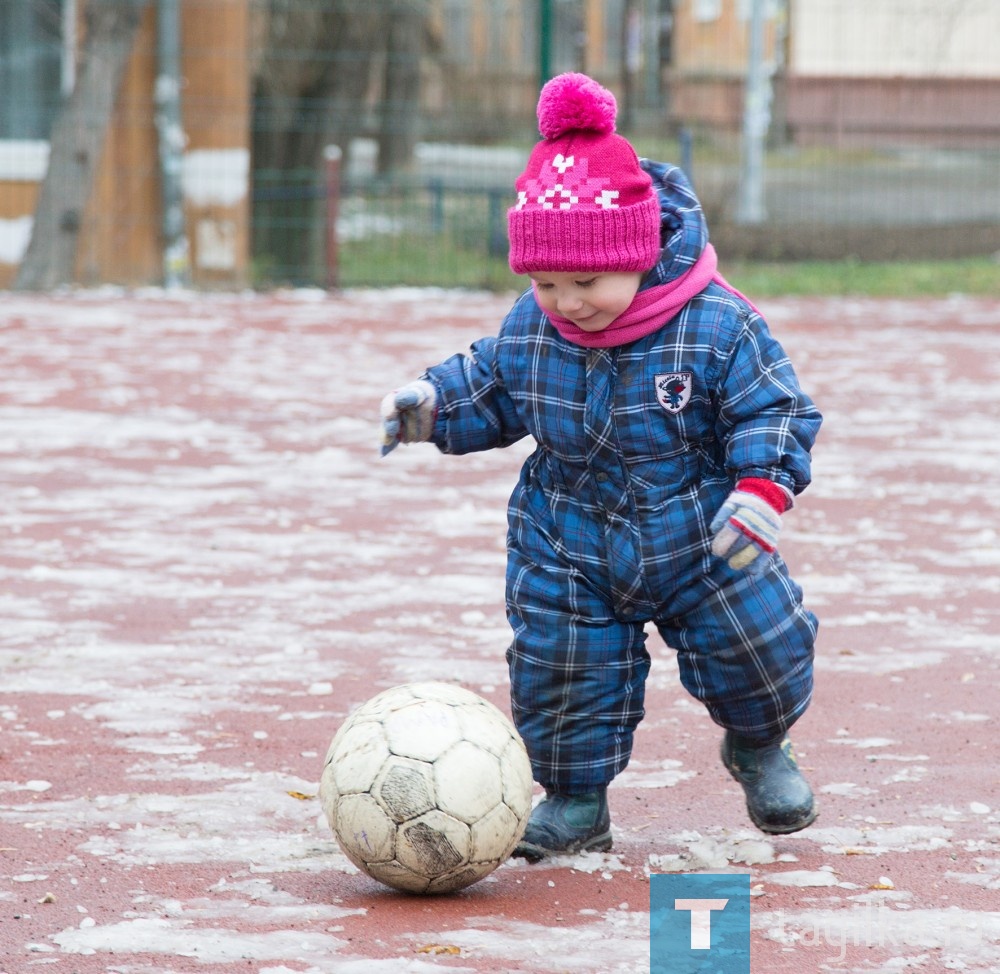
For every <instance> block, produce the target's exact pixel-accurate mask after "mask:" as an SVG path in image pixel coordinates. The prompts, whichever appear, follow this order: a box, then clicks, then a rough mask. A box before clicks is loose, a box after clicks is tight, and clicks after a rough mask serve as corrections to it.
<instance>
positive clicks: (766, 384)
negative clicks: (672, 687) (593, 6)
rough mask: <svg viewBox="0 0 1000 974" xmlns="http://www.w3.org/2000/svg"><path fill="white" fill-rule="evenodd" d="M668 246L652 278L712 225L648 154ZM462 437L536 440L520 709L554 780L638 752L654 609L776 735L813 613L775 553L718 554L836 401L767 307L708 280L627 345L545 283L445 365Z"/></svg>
mask: <svg viewBox="0 0 1000 974" xmlns="http://www.w3.org/2000/svg"><path fill="white" fill-rule="evenodd" d="M644 165H646V166H647V167H648V168H649V171H650V172H651V174H652V175H653V177H654V185H655V186H656V187H657V191H658V193H659V194H660V198H661V206H662V208H663V226H664V233H665V237H666V244H665V246H664V249H663V254H662V256H661V260H660V262H659V263H658V264H657V266H656V267H655V268H654V269H653V271H652V272H651V273H650V275H648V278H647V280H646V281H645V282H644V286H649V285H650V284H655V283H661V282H662V281H665V280H669V279H671V278H672V277H674V276H676V275H678V274H682V273H683V272H684V271H685V270H686V269H687V268H688V267H690V266H691V265H692V264H693V263H694V261H695V260H697V257H698V255H699V253H700V252H701V249H702V248H704V246H705V244H706V243H707V234H706V232H705V228H704V221H703V220H702V219H701V212H700V207H699V206H698V203H697V200H696V198H695V197H694V195H693V193H691V191H690V189H689V188H688V187H687V184H686V182H685V181H684V179H683V175H682V174H680V172H679V171H678V170H676V169H673V168H672V167H665V166H659V165H656V164H649V163H644ZM426 375H427V377H428V378H429V379H430V380H431V381H432V382H433V383H434V384H435V386H436V387H437V389H438V395H439V404H440V408H439V412H438V420H437V423H436V426H435V431H434V436H433V441H434V442H435V443H436V444H437V445H438V447H439V448H440V449H441V450H442V451H444V452H447V453H468V452H472V451H476V450H485V449H490V448H492V447H498V446H506V445H509V444H510V443H512V442H515V441H516V440H518V439H521V438H522V437H524V436H531V437H533V438H534V440H535V441H536V442H537V444H538V446H537V449H536V450H535V451H534V453H533V454H532V455H531V456H530V457H529V458H528V460H527V461H526V462H525V464H524V466H523V468H522V471H521V475H520V478H519V480H518V483H517V485H516V487H515V488H514V492H513V494H512V496H511V500H510V504H509V509H508V514H509V531H508V552H509V559H508V571H507V602H508V614H509V617H510V621H511V626H512V628H513V632H514V639H513V643H512V645H511V647H510V650H509V651H508V659H509V662H510V671H511V691H512V702H513V712H514V716H515V720H516V722H517V724H518V728H519V730H520V731H521V734H522V736H523V737H524V738H525V743H526V745H527V747H528V752H529V754H530V755H531V757H532V761H533V766H534V770H535V774H536V777H537V779H538V780H539V781H540V782H542V783H543V784H545V785H547V786H550V787H558V788H560V789H561V790H564V791H586V790H589V789H590V788H592V787H593V786H596V785H597V784H605V783H607V782H608V781H610V780H611V778H613V777H614V775H615V774H617V773H618V772H619V771H620V770H621V769H622V768H623V767H624V766H625V764H626V763H627V761H628V756H629V752H630V749H631V741H632V733H633V731H634V729H635V726H636V725H637V724H638V722H639V720H640V719H641V717H642V713H643V684H644V681H645V677H646V674H647V672H648V668H649V657H648V655H647V654H646V651H645V649H644V646H643V643H644V635H643V624H644V623H645V622H647V621H653V622H655V624H656V625H657V626H658V627H659V629H660V632H661V633H662V634H663V636H664V638H665V639H666V640H667V641H668V644H669V645H671V646H672V647H673V648H675V649H677V651H678V653H679V658H680V665H681V676H682V679H683V682H684V685H685V686H686V687H687V689H688V690H689V691H690V692H691V693H692V694H693V695H694V696H696V697H697V698H698V699H700V700H702V701H703V702H704V703H705V705H706V706H707V707H708V710H709V712H710V714H711V715H712V717H713V718H714V719H715V720H716V721H717V722H718V723H720V724H721V725H722V726H725V727H728V728H731V729H733V730H735V731H737V732H738V733H740V734H741V735H744V736H748V737H757V738H761V739H767V738H769V737H772V736H775V735H776V734H777V733H780V732H781V731H782V730H784V729H785V728H786V727H787V726H789V725H790V724H791V723H792V722H793V721H794V719H795V718H796V717H797V716H799V714H801V712H802V711H803V710H804V709H805V707H806V705H807V703H808V699H809V694H810V692H811V662H812V645H813V640H814V637H815V631H816V622H815V619H814V617H812V616H811V614H809V613H808V612H806V611H805V610H804V609H803V608H802V604H801V594H800V592H799V590H798V588H797V587H796V586H795V585H794V583H793V582H791V580H790V579H789V578H788V576H787V572H786V570H785V567H784V565H783V563H782V562H781V561H780V559H779V558H775V559H774V560H773V562H772V564H771V566H770V567H769V569H768V571H767V572H765V574H764V576H763V577H761V578H757V579H754V580H751V579H748V578H746V577H744V576H743V575H742V574H740V573H734V572H732V571H731V570H729V569H728V568H726V566H725V565H724V563H722V562H721V560H720V559H717V558H715V557H713V556H712V554H711V551H710V544H711V535H710V532H709V524H710V522H711V520H712V518H713V516H714V515H715V513H716V512H717V511H718V509H719V508H720V507H721V505H722V504H723V502H724V501H725V499H726V497H727V496H728V494H729V492H730V491H731V490H732V488H733V485H734V483H735V481H736V480H737V479H738V478H739V477H766V478H769V479H772V480H775V481H777V482H778V483H780V484H782V485H783V486H785V487H787V488H788V489H789V490H790V491H792V492H793V493H796V494H797V493H799V492H800V491H801V490H803V489H804V488H805V487H806V485H807V484H808V483H809V478H810V454H809V451H810V449H811V447H812V444H813V441H814V439H815V436H816V433H817V431H818V429H819V425H820V422H821V417H820V415H819V412H818V411H817V410H816V407H815V406H814V404H813V403H812V401H811V400H810V399H809V397H808V396H807V395H805V394H804V393H803V392H802V390H801V389H800V387H799V383H798V380H797V378H796V376H795V373H794V370H793V368H792V366H791V363H790V362H789V360H788V358H787V356H786V355H785V353H784V351H783V349H782V348H781V346H780V345H779V343H778V342H777V341H776V340H775V339H774V338H773V337H772V336H771V334H770V332H769V330H768V327H767V325H766V323H765V322H764V320H763V319H762V318H761V317H760V315H759V314H757V313H756V312H755V311H754V310H753V309H752V308H751V307H750V306H749V305H748V304H747V303H746V302H745V301H743V300H741V299H740V298H739V297H738V296H736V295H734V294H733V293H731V292H730V291H728V290H726V289H725V288H724V287H722V286H721V285H718V284H710V285H709V286H708V287H707V288H706V289H705V290H704V291H703V292H702V293H701V294H700V295H699V296H698V297H696V298H694V299H693V300H692V301H690V302H689V303H688V304H687V305H686V306H685V308H684V309H683V310H682V311H681V313H680V314H679V315H677V316H676V317H675V318H674V320H673V321H671V322H669V323H665V326H664V327H663V328H661V329H660V330H659V331H656V332H654V333H653V334H651V335H648V336H647V337H645V338H643V339H640V340H639V341H637V342H634V343H632V344H630V345H624V346H619V347H615V348H609V349H586V348H582V347H580V346H577V345H574V344H572V343H570V342H568V341H566V340H565V339H563V338H562V337H561V336H560V335H559V334H558V332H557V331H556V330H555V329H554V328H553V327H552V326H551V325H550V324H549V323H548V321H547V320H546V318H545V316H544V315H543V314H542V312H541V311H540V309H539V308H538V306H537V304H536V303H535V300H534V298H533V296H532V294H531V292H530V291H528V292H526V293H525V294H524V295H522V296H521V298H520V299H519V300H518V301H517V303H516V304H515V305H514V307H513V308H512V309H511V311H510V312H509V314H508V315H507V317H506V318H505V320H504V322H503V324H502V325H501V328H500V331H499V334H498V335H497V336H496V337H491V338H484V339H482V340H480V341H478V342H476V343H474V344H473V346H472V348H471V350H470V352H469V353H468V354H466V355H457V356H454V357H452V358H450V359H448V360H447V361H445V362H443V363H441V364H440V365H438V366H435V367H434V368H431V369H429V370H428V372H427V374H426Z"/></svg>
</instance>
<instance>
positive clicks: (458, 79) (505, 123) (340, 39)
mask: <svg viewBox="0 0 1000 974" xmlns="http://www.w3.org/2000/svg"><path fill="white" fill-rule="evenodd" d="M86 2H87V0H3V3H2V4H0V156H2V149H3V145H4V144H5V140H6V144H10V145H14V144H17V143H18V140H21V141H22V142H24V143H25V144H28V143H30V144H31V145H33V146H36V147H37V145H38V140H40V139H44V138H45V136H46V133H47V131H48V129H49V128H50V127H51V123H52V119H53V117H54V116H55V115H56V113H57V112H58V111H59V106H60V97H61V94H60V92H61V90H62V89H65V88H66V78H67V71H68V70H70V71H71V70H72V64H69V65H67V52H68V51H69V50H71V48H70V47H68V45H67V31H68V30H69V29H70V26H71V25H72V24H73V22H74V21H73V17H74V16H78V15H79V9H80V8H79V7H78V5H80V4H83V5H85V4H86ZM151 2H152V3H153V4H154V5H155V0H151ZM759 2H760V3H761V4H762V6H763V10H764V12H765V14H766V23H765V27H766V34H765V35H763V38H764V39H763V48H762V51H763V54H762V55H761V56H763V57H764V59H765V62H766V63H765V65H764V67H765V72H764V73H765V76H766V80H767V91H766V94H767V99H768V104H767V110H766V120H765V121H766V143H765V148H766V151H765V153H764V156H763V160H762V162H763V165H762V168H761V177H760V178H761V180H762V185H761V192H762V204H763V212H762V214H761V218H760V219H756V220H753V221H749V222H748V221H746V220H743V219H740V218H739V213H738V200H739V195H740V191H741V180H743V179H745V173H746V170H745V154H744V153H743V152H742V151H741V150H742V149H744V148H745V134H746V129H745V121H746V114H745V107H746V105H747V101H746V98H745V92H746V89H745V78H746V77H747V68H748V60H747V58H748V56H750V55H748V50H749V48H748V38H747V32H748V31H749V29H750V23H751V19H750V14H749V11H750V10H751V8H756V7H757V0H607V2H595V0H548V2H545V0H523V2H517V0H497V2H492V3H485V2H477V0H427V2H415V0H364V2H362V0H336V2H335V0H184V2H183V3H182V4H181V8H182V9H183V10H184V11H185V14H184V15H185V16H191V14H192V11H198V10H203V11H216V10H217V9H219V8H227V9H230V8H231V9H233V10H235V9H236V8H237V7H242V8H245V10H243V12H242V16H243V18H244V21H245V22H246V24H247V25H248V26H247V29H246V35H245V41H246V49H245V50H241V51H240V55H239V58H238V59H237V58H235V57H233V55H232V50H233V48H232V39H231V38H229V39H227V40H225V41H224V40H223V39H222V38H221V37H220V38H218V39H213V36H212V35H211V32H209V33H208V34H207V35H205V36H197V39H196V42H193V41H192V33H191V31H190V30H188V31H187V33H186V34H185V35H184V37H183V38H182V39H183V40H185V41H186V47H185V49H184V50H182V52H181V55H182V60H183V63H184V64H186V65H188V67H189V68H190V66H191V65H193V64H198V65H200V66H201V68H202V69H203V70H201V71H200V73H201V74H202V75H205V76H208V77H211V75H212V73H213V72H214V73H215V75H217V76H218V77H220V78H223V79H226V78H229V80H232V79H231V77H230V76H231V75H232V73H234V72H246V74H247V75H248V77H246V78H245V79H244V80H245V87H246V91H247V106H246V119H245V122H246V125H245V127H246V140H247V146H246V150H247V153H248V157H249V164H248V165H246V163H245V162H240V160H239V158H238V157H236V156H234V157H233V158H234V159H235V161H236V162H237V163H238V164H240V165H244V166H245V168H246V172H245V173H243V174H235V176H234V178H237V179H239V178H243V179H244V180H245V181H246V184H247V187H246V188H247V192H246V201H247V205H246V219H247V232H246V234H245V237H246V261H245V267H246V270H245V274H244V278H245V281H246V282H247V283H250V284H252V285H254V286H259V287H272V286H276V285H283V284H292V285H319V286H328V285H330V284H337V285H340V286H354V285H383V284H431V285H436V284H440V285H463V286H472V287H481V286H486V287H508V286H512V285H513V284H514V283H516V282H515V280H514V278H513V277H512V276H511V275H510V274H509V272H508V271H507V269H506V261H505V257H506V238H505V234H506V208H507V206H508V205H509V204H510V201H511V198H512V196H513V182H514V178H515V176H516V175H517V173H518V172H519V171H520V168H521V166H522V165H523V162H524V160H525V159H526V157H527V154H528V152H529V151H530V148H531V145H532V143H533V141H534V139H535V138H536V137H537V133H536V131H535V119H534V114H533V109H534V101H535V98H536V97H537V90H538V77H539V72H540V70H542V67H541V66H540V65H542V64H544V66H545V68H546V69H548V70H550V71H551V72H552V73H555V72H558V71H562V70H578V69H582V70H587V71H588V72H590V73H592V74H594V75H596V76H597V77H599V78H600V79H601V80H602V81H603V82H605V83H606V84H608V85H609V86H610V87H611V88H612V89H613V90H614V91H615V93H616V95H617V96H618V100H619V107H620V113H619V128H620V130H622V131H623V132H624V134H626V135H628V136H629V137H630V138H631V139H632V141H633V142H634V144H635V145H636V148H637V150H638V151H639V152H640V154H642V155H647V156H650V157H653V158H658V159H665V160H668V161H674V162H677V163H680V164H683V165H684V167H685V168H686V169H687V170H688V173H689V175H690V177H691V179H692V181H693V183H694V186H695V188H696V190H697V191H698V193H699V195H700V196H701V197H702V200H703V203H704V205H705V209H706V213H707V215H708V218H709V223H710V228H711V232H712V236H713V239H714V240H715V243H716V247H717V249H718V250H719V251H720V253H721V254H722V255H723V256H724V257H727V256H728V257H739V258H749V259H753V258H781V259H797V258H809V257H816V258H830V259H835V258H841V257H848V256H850V257H855V258H858V259H862V260H864V259H878V258H889V259H891V258H905V257H920V258H924V257H949V256H951V257H960V256H969V255H982V254H993V253H996V252H998V251H1000V122H998V121H997V120H998V119H1000V63H996V62H995V57H994V59H993V60H994V63H993V66H992V68H991V67H990V64H989V63H984V64H980V63H979V62H977V61H975V58H974V57H973V54H972V53H970V51H974V49H975V37H974V34H975V30H976V28H977V25H978V26H979V27H980V29H981V25H982V24H992V23H993V20H991V19H990V18H991V17H992V16H993V14H992V13H991V12H990V9H987V8H992V7H995V6H996V3H995V0H965V2H964V3H957V2H952V0H940V2H938V3H936V4H920V5H917V6H919V7H920V8H921V10H922V11H923V12H922V13H921V12H920V11H915V9H914V6H915V5H914V4H912V2H911V0H869V2H868V4H867V5H866V4H862V3H860V0H842V2H840V0H838V2H837V3H834V2H832V0H759ZM924 8H926V10H925V9H924ZM866 9H867V13H866ZM942 11H945V12H947V13H949V14H950V15H951V20H950V21H948V23H950V24H951V25H952V26H951V27H948V28H947V29H948V30H950V31H952V34H953V35H954V36H951V35H949V37H951V41H949V38H948V37H943V36H942V31H944V30H945V27H944V26H942V24H944V23H945V22H944V21H943V20H941V21H940V22H939V21H938V20H935V18H936V17H938V16H939V14H941V12H942ZM970 11H971V13H970ZM977 11H978V13H977ZM918 13H919V14H920V17H923V20H921V21H920V22H921V24H922V27H921V29H922V30H923V31H924V33H925V34H926V35H927V36H924V34H914V33H912V32H913V31H914V30H916V28H915V27H914V26H913V24H914V21H915V19H917V20H919V19H920V17H916V14H918ZM543 14H544V15H545V17H547V18H548V19H545V17H543V16H542V15H543ZM977 17H978V18H979V19H978V20H977V19H976V18H977ZM962 18H965V19H964V20H963V19H962ZM970 18H971V19H970ZM894 22H895V24H896V25H897V35H898V34H899V32H900V31H903V27H902V26H899V25H908V26H907V27H906V30H909V31H911V34H912V36H911V35H906V36H905V37H903V42H905V43H904V44H903V46H904V47H906V50H907V51H909V52H911V53H912V52H913V51H917V55H919V56H917V55H914V58H913V59H911V60H912V63H910V62H906V63H903V62H900V63H903V68H900V66H899V64H896V63H895V62H892V59H891V58H889V57H887V56H886V57H883V59H882V60H883V62H884V63H888V64H890V66H892V68H893V70H895V71H899V70H904V69H905V70H907V71H909V76H908V77H907V76H904V75H899V74H896V75H893V76H892V77H889V76H887V75H886V74H885V72H884V71H881V68H880V67H879V65H880V63H882V62H879V61H878V59H877V56H876V54H877V50H876V49H877V48H878V44H879V43H880V37H879V36H875V37H870V36H868V35H870V34H876V35H878V34H879V31H890V29H891V28H892V25H893V23H894ZM956 24H957V25H958V26H955V25H956ZM796 25H798V26H796ZM796 30H798V31H799V32H800V33H799V34H796ZM708 31H714V32H715V35H714V36H715V40H714V41H713V42H712V43H711V44H710V43H709V42H708V40H706V38H708V37H709V33H707V32H708ZM852 31H853V32H854V33H853V34H852V33H851V32H852ZM932 34H933V35H934V36H931V35H932ZM897 35H893V34H892V33H886V34H885V36H884V37H883V38H882V41H881V43H882V44H883V46H882V51H883V53H884V51H885V50H886V48H885V45H889V46H890V48H891V45H892V44H894V43H896V42H897V41H898V40H899V38H898V36H897ZM19 38H20V39H22V40H23V39H24V38H29V39H30V41H31V43H30V44H27V45H26V44H24V43H22V42H21V41H20V40H19ZM824 38H826V40H824ZM945 41H949V43H951V47H948V45H947V44H946V43H945ZM992 43H993V41H990V40H988V39H987V42H986V46H987V47H989V45H990V44H992ZM935 44H936V46H935ZM713 45H714V46H713ZM907 45H908V46H907ZM921 45H925V46H926V50H924V48H923V47H921ZM970 45H972V46H971V47H970ZM868 48H872V49H873V50H874V51H876V53H873V54H872V56H871V58H870V59H869V61H864V59H863V57H862V55H863V54H864V52H865V50H867V49H868ZM952 48H954V50H952ZM858 51H860V52H861V53H860V54H859V53H858ZM845 52H849V53H845ZM935 52H936V53H935ZM963 52H964V53H963ZM905 53H906V51H903V52H902V53H900V57H903V54H905ZM978 56H979V55H978V54H977V55H976V57H978ZM963 57H964V64H965V65H966V66H967V67H968V66H971V67H970V70H969V71H967V72H966V73H965V75H963V74H962V72H963V71H964V70H965V68H963V60H962V59H963ZM230 58H231V60H228V59H230ZM810 58H811V59H812V60H811V61H810V60H809V59H810ZM838 59H839V60H838ZM859 59H860V60H859ZM70 60H71V59H70ZM987 60H988V59H987ZM848 62H849V63H848ZM838 65H839V67H838ZM907 65H908V66H907ZM841 68H842V70H841ZM880 71H881V73H879V72H880ZM921 72H922V73H921ZM181 80H182V81H183V80H184V79H181ZM26 85H27V87H25V86H26ZM18 92H24V94H23V95H21V94H18ZM62 94H63V95H64V94H65V90H62ZM189 94H190V95H191V97H189V98H188V100H187V102H186V104H185V105H184V109H183V110H184V112H185V113H186V116H185V117H186V118H187V119H190V118H192V117H193V113H196V112H201V113H202V116H205V115H210V113H211V112H212V111H213V110H214V109H213V102H212V100H211V98H209V97H206V95H205V94H204V91H202V93H201V94H200V95H198V94H197V93H189ZM199 99H200V100H199ZM117 110H118V112H119V113H122V112H125V113H128V112H133V113H137V112H141V111H151V110H152V109H151V108H150V107H146V108H143V106H142V105H137V104H135V103H133V104H129V103H126V102H121V101H120V102H119V106H118V109H117ZM140 121H141V120H140ZM145 121H146V122H148V124H149V127H150V129H153V128H154V125H153V121H154V120H153V119H152V118H148V119H146V120H145ZM229 121H231V120H227V119H225V118H219V119H218V124H219V125H220V126H221V125H223V124H228V122H229ZM198 124H199V125H201V126H203V127H204V126H205V125H206V118H205V117H201V118H200V120H199V123H198ZM207 124H208V125H209V126H210V125H211V124H212V119H211V118H210V117H209V118H208V120H207ZM233 127H236V128H238V125H236V124H235V122H234V123H233ZM33 151H37V150H33ZM220 158H221V157H220ZM125 164H126V162H122V161H118V162H116V158H115V157H111V158H109V159H108V160H106V165H108V166H111V167H114V166H115V165H123V166H124V165H125ZM15 168H16V167H15ZM22 175H23V174H22ZM119 175H121V174H119ZM152 176H155V173H154V174H152ZM106 178H107V179H108V180H109V181H110V182H112V183H113V182H114V180H115V178H116V174H115V172H113V171H112V172H111V173H110V174H109V175H108V176H107V177H106ZM221 178H223V179H224V178H225V174H221ZM155 182H156V180H155V178H151V185H154V186H155ZM22 183H23V180H22ZM5 185H8V186H9V185H11V183H9V182H8V183H7V184H5V183H4V182H3V173H2V172H0V262H2V261H3V259H4V256H3V255H4V252H5V249H6V251H8V252H10V251H11V250H12V245H11V240H12V239H13V238H12V236H11V234H12V233H14V232H15V231H17V232H21V231H20V230H17V227H21V230H23V224H18V225H17V227H15V221H14V220H13V219H10V218H8V219H7V220H5V219H4V214H3V209H4V200H5V196H4V194H5V192H7V193H10V192H12V191H11V190H9V189H8V190H5V189H4V186H5ZM18 185H19V186H20V185H21V183H19V184H18ZM20 191H21V190H18V192H20ZM105 216H106V218H107V219H121V217H120V216H118V217H114V216H112V215H110V214H106V215H105ZM97 218H99V217H95V219H97ZM130 218H131V219H136V220H138V219H147V218H148V219H153V218H154V217H153V216H149V217H146V216H144V215H143V214H141V213H139V212H138V211H136V212H133V213H131V214H130ZM5 234H6V237H5ZM5 240H6V244H5ZM13 249H16V248H13ZM95 273H96V272H95Z"/></svg>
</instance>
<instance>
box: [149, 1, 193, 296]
mask: <svg viewBox="0 0 1000 974" xmlns="http://www.w3.org/2000/svg"><path fill="white" fill-rule="evenodd" d="M156 37H157V61H158V71H157V77H156V91H155V101H156V131H157V136H158V139H159V154H160V184H161V201H162V208H163V210H162V216H161V226H162V231H163V284H164V286H165V287H168V288H173V287H180V286H183V285H185V284H187V283H188V280H189V277H190V273H189V272H190V263H189V257H188V239H187V231H186V228H185V225H184V192H183V187H182V185H181V175H182V166H183V163H184V146H185V142H186V141H187V140H186V137H185V135H184V123H183V120H182V118H181V55H180V6H179V0H158V3H157V8H156Z"/></svg>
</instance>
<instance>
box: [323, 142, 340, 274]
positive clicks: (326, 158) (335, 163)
mask: <svg viewBox="0 0 1000 974" xmlns="http://www.w3.org/2000/svg"><path fill="white" fill-rule="evenodd" d="M342 156H343V153H342V152H341V151H340V146H339V145H328V146H327V147H326V148H325V149H324V150H323V162H324V166H325V168H326V286H327V287H328V288H330V289H331V290H333V289H335V288H336V287H337V286H338V285H339V284H340V246H339V242H338V240H337V222H338V220H339V219H340V166H341V159H342Z"/></svg>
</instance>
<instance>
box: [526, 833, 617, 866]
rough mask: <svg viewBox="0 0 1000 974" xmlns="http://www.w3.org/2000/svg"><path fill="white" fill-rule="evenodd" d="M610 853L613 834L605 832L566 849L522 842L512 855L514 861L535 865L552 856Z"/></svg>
mask: <svg viewBox="0 0 1000 974" xmlns="http://www.w3.org/2000/svg"><path fill="white" fill-rule="evenodd" d="M610 851H611V833H610V832H603V833H601V835H595V836H593V837H592V838H589V839H584V841H582V842H574V843H573V844H572V845H571V846H569V847H568V848H566V849H547V848H546V847H545V846H541V845H535V843H533V842H521V843H519V844H518V845H517V846H516V848H515V849H514V851H513V852H512V853H511V857H512V858H514V859H526V860H527V861H528V862H531V863H534V862H541V861H542V860H543V859H549V858H551V857H552V856H574V855H576V854H577V853H579V852H610Z"/></svg>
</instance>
